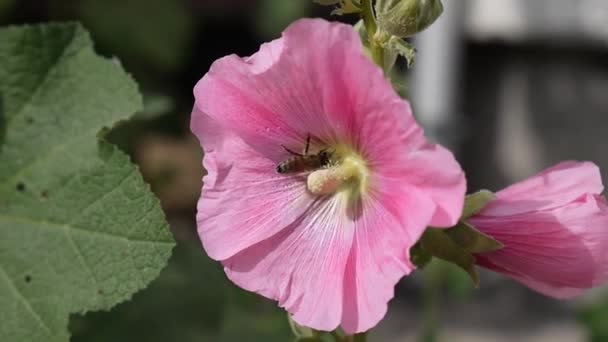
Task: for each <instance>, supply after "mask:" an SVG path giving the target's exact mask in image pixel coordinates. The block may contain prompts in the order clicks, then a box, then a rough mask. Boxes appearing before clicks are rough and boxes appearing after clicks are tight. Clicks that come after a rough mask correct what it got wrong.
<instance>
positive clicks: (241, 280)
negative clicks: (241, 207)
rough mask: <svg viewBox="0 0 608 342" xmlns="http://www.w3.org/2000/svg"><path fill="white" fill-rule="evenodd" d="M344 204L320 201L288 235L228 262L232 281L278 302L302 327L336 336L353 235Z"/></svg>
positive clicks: (281, 233)
mask: <svg viewBox="0 0 608 342" xmlns="http://www.w3.org/2000/svg"><path fill="white" fill-rule="evenodd" d="M339 202H340V201H339V200H338V199H337V198H336V197H332V198H330V199H329V200H318V201H316V202H315V203H314V205H313V206H312V207H310V208H309V210H308V211H307V212H306V213H305V214H304V215H302V216H301V218H300V220H298V221H296V222H294V224H293V225H291V226H290V227H288V228H287V229H284V230H283V231H281V232H280V233H278V234H277V235H275V236H273V237H272V238H270V239H268V240H266V241H263V242H260V243H258V244H257V245H254V246H252V247H250V248H248V249H246V250H244V251H242V252H241V253H239V254H237V255H235V256H233V257H232V258H230V259H228V260H225V261H224V262H223V264H224V266H225V271H226V274H227V275H228V277H229V278H230V280H232V281H233V282H234V283H235V284H237V285H239V286H240V287H242V288H244V289H246V290H249V291H253V292H257V293H259V294H261V295H263V296H265V297H268V298H271V299H275V300H278V302H279V305H280V306H281V307H284V308H285V309H286V310H287V311H288V312H290V313H291V314H292V315H293V318H294V320H295V321H296V322H298V323H299V324H302V325H305V326H309V327H312V328H315V329H319V330H326V331H331V330H334V329H335V328H336V327H337V326H338V325H339V324H340V320H341V316H342V300H343V299H342V298H343V296H342V294H343V290H342V287H343V284H344V283H343V281H344V269H345V265H346V260H347V258H348V255H349V252H350V248H351V245H352V240H353V233H354V231H353V227H352V226H349V225H348V224H347V222H346V221H345V220H344V219H345V218H346V217H345V215H338V214H339V213H340V210H341V209H342V208H340V207H339V206H340V205H341V203H339ZM340 218H342V220H341V219H340Z"/></svg>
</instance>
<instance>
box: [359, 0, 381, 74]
mask: <svg viewBox="0 0 608 342" xmlns="http://www.w3.org/2000/svg"><path fill="white" fill-rule="evenodd" d="M361 18H362V19H363V24H364V25H365V30H366V31H367V41H368V42H369V48H370V50H371V53H372V59H373V61H374V63H376V65H378V66H379V67H380V68H382V70H384V48H383V47H382V46H380V45H379V44H378V41H377V39H376V33H377V32H378V25H377V23H376V17H375V16H374V9H373V5H372V0H362V1H361ZM384 71H386V70H384Z"/></svg>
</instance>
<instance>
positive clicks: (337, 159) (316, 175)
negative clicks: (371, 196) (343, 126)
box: [306, 145, 369, 195]
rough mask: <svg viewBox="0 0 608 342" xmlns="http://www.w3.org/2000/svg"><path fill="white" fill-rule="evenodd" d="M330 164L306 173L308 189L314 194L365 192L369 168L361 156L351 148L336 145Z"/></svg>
mask: <svg viewBox="0 0 608 342" xmlns="http://www.w3.org/2000/svg"><path fill="white" fill-rule="evenodd" d="M330 150H333V151H335V152H334V153H333V156H332V160H331V164H330V165H329V166H328V167H327V168H324V169H320V170H316V171H313V172H312V173H310V174H309V175H308V179H307V182H306V183H307V186H308V190H309V191H310V192H311V193H313V194H315V195H327V194H332V193H335V192H338V191H348V192H350V193H351V194H360V193H362V192H365V191H366V189H367V186H368V181H369V169H368V167H367V165H366V163H365V161H364V160H363V158H362V157H361V156H360V155H359V154H357V153H356V152H355V151H353V150H352V149H350V148H348V147H346V146H344V145H338V146H336V147H335V148H331V149H330Z"/></svg>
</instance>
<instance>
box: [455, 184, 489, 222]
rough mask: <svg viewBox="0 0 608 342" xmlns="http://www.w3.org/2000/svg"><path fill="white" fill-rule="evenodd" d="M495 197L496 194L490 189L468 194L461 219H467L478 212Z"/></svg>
mask: <svg viewBox="0 0 608 342" xmlns="http://www.w3.org/2000/svg"><path fill="white" fill-rule="evenodd" d="M494 199H496V196H495V195H494V193H492V192H491V191H489V190H479V191H477V192H475V193H472V194H470V195H467V196H466V197H465V199H464V208H463V209H462V216H461V217H460V219H461V220H466V219H468V218H469V217H471V216H473V215H475V214H477V213H478V212H480V211H481V209H483V208H484V207H485V206H486V205H487V204H488V203H490V202H491V201H493V200H494Z"/></svg>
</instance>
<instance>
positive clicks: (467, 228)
mask: <svg viewBox="0 0 608 342" xmlns="http://www.w3.org/2000/svg"><path fill="white" fill-rule="evenodd" d="M445 233H446V234H447V235H448V236H449V237H450V238H451V239H452V240H453V241H454V242H456V243H457V244H458V245H459V246H460V247H462V248H464V249H465V250H467V251H469V252H471V253H487V252H494V251H497V250H499V249H501V248H503V247H504V246H503V244H502V243H500V242H498V241H496V240H494V238H492V237H491V236H489V235H487V234H484V233H482V232H480V231H479V230H477V229H476V228H475V227H473V226H472V225H471V224H469V223H467V222H463V221H460V222H458V224H457V225H456V226H454V227H452V228H449V229H446V230H445Z"/></svg>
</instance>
